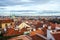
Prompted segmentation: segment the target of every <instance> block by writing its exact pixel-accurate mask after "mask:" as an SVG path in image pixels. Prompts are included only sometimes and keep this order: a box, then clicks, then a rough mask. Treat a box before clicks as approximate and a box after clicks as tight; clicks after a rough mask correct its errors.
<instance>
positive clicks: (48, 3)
mask: <svg viewBox="0 0 60 40" xmlns="http://www.w3.org/2000/svg"><path fill="white" fill-rule="evenodd" d="M55 12H56V13H55ZM11 14H15V15H19V16H27V15H28V16H47V15H48V16H50V15H51V16H55V15H58V16H59V15H60V0H0V15H6V16H7V15H11Z"/></svg>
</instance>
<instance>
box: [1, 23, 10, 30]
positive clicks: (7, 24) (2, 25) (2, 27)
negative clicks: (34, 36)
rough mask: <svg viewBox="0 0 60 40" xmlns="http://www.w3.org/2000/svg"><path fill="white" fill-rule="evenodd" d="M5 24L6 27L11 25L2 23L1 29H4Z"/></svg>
mask: <svg viewBox="0 0 60 40" xmlns="http://www.w3.org/2000/svg"><path fill="white" fill-rule="evenodd" d="M6 24H7V26H9V25H10V24H11V23H2V29H4V28H5V27H6V26H5V25H6Z"/></svg>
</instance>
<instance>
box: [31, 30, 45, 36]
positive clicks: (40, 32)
mask: <svg viewBox="0 0 60 40" xmlns="http://www.w3.org/2000/svg"><path fill="white" fill-rule="evenodd" d="M36 33H39V34H42V35H43V34H44V32H43V31H42V30H36V31H32V32H31V33H30V36H34V35H36Z"/></svg>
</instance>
